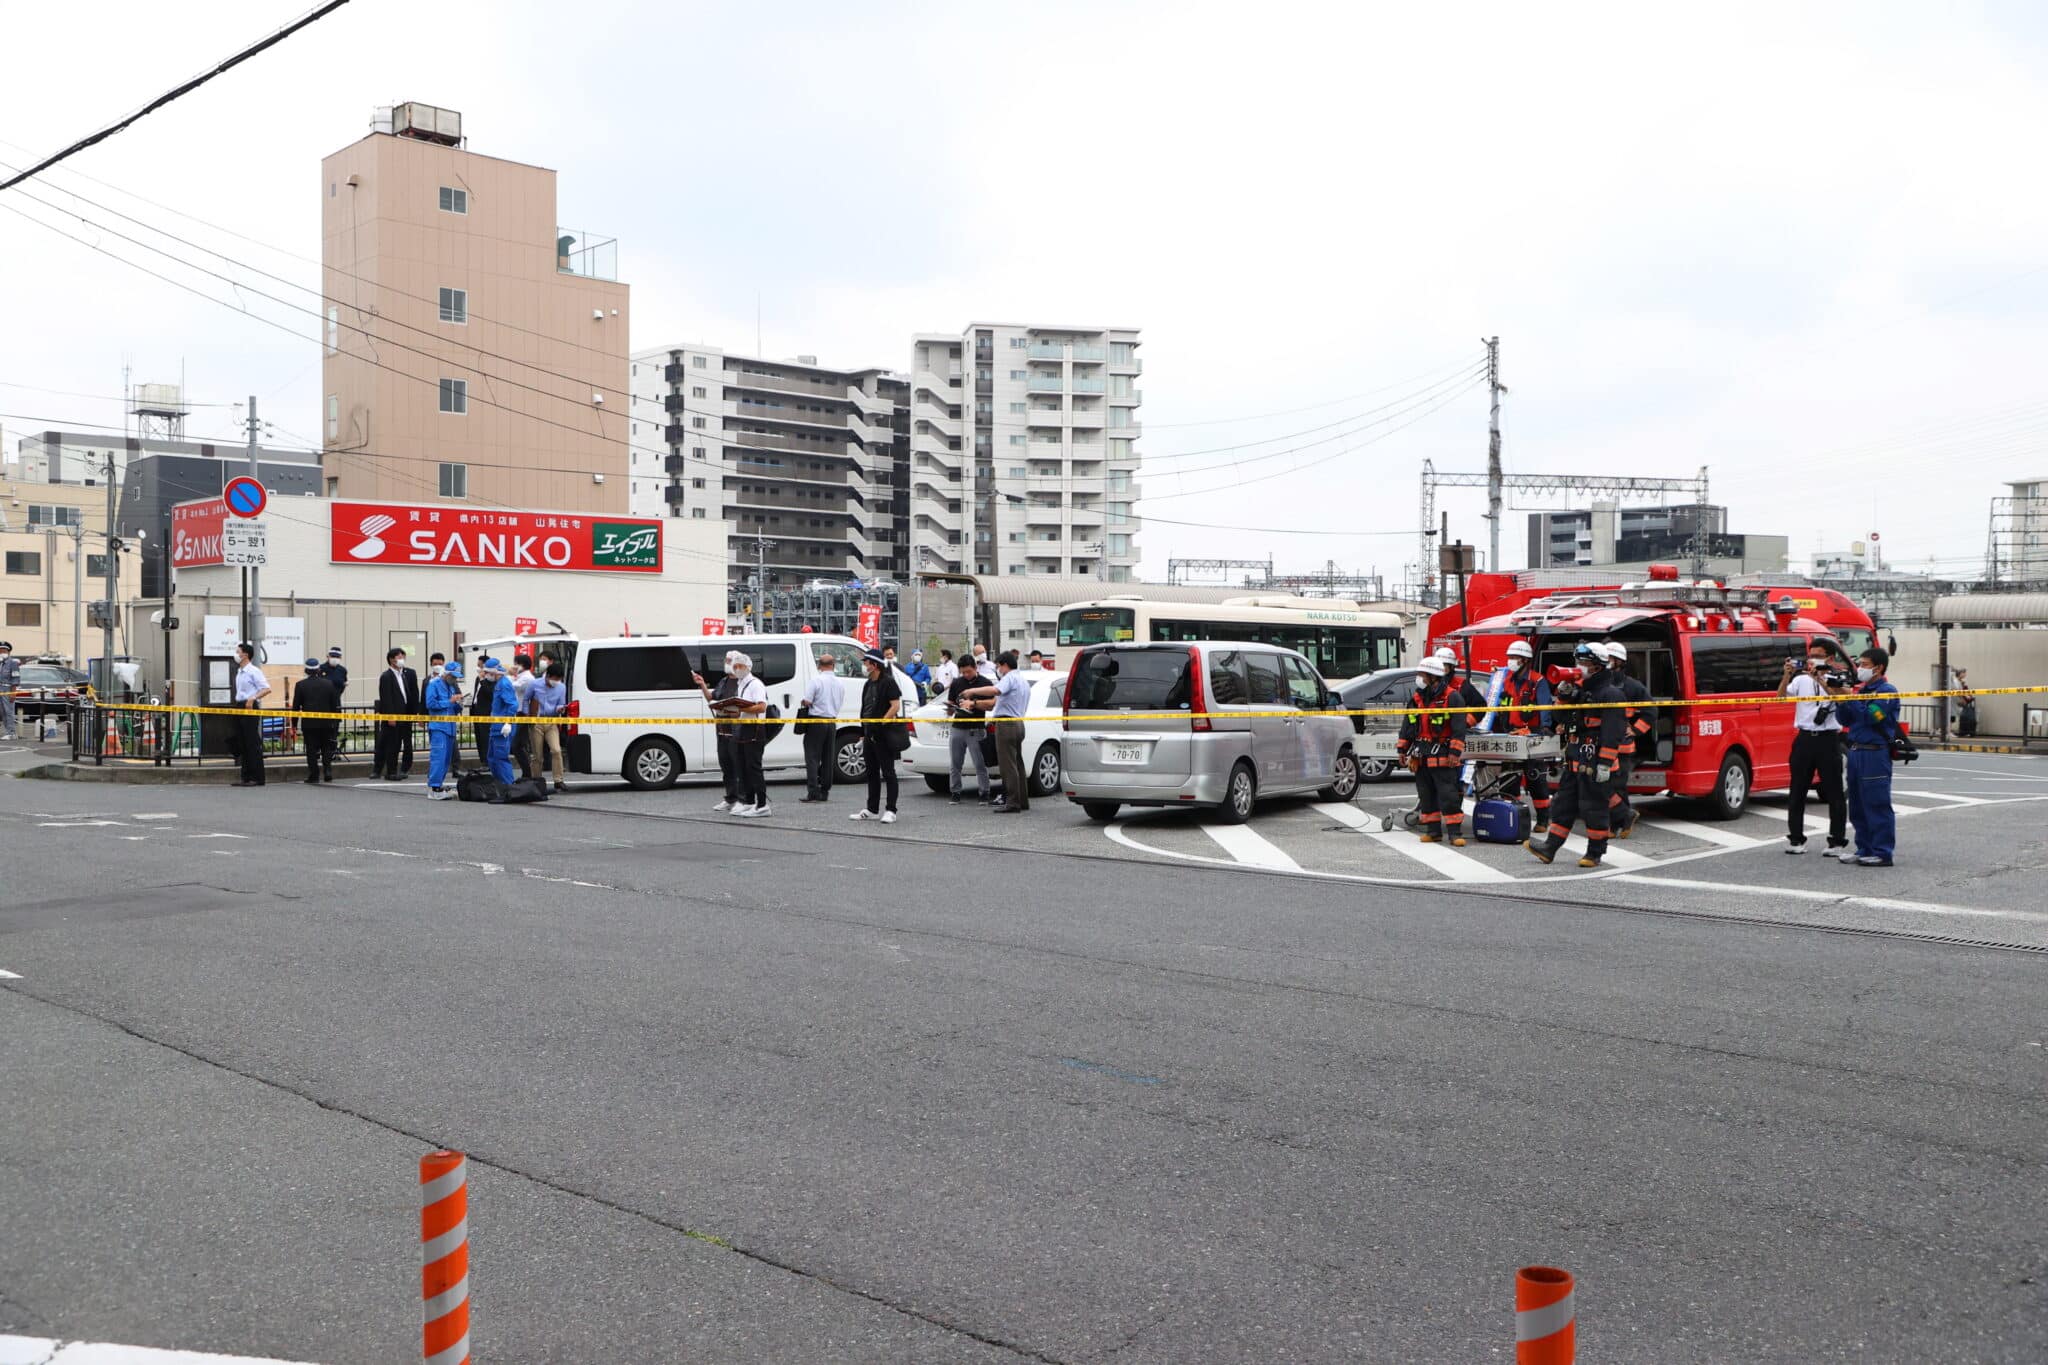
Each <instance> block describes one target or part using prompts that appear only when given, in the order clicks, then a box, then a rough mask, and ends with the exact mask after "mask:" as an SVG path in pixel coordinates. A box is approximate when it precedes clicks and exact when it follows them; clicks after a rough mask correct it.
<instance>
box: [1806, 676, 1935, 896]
mask: <svg viewBox="0 0 2048 1365" xmlns="http://www.w3.org/2000/svg"><path fill="white" fill-rule="evenodd" d="M1891 661H1892V658H1891V655H1890V654H1889V653H1888V652H1887V651H1885V650H1883V649H1881V648H1879V647H1877V646H1875V645H1873V646H1871V647H1870V648H1869V649H1866V650H1864V651H1863V653H1862V654H1861V655H1859V656H1857V659H1856V686H1855V687H1854V688H1853V689H1851V688H1850V687H1849V686H1848V680H1847V679H1846V678H1843V677H1841V675H1840V674H1834V675H1831V676H1829V677H1827V678H1824V679H1822V685H1823V686H1824V687H1825V688H1826V689H1827V694H1828V695H1829V696H1830V697H1832V698H1834V699H1835V709H1836V712H1837V713H1838V714H1839V716H1840V717H1841V722H1842V729H1843V731H1844V732H1845V733H1846V734H1847V735H1848V740H1849V765H1848V766H1849V823H1850V824H1852V825H1854V826H1855V827H1856V865H1857V866H1858V867H1890V866H1891V865H1892V853H1893V851H1894V849H1895V847H1896V845H1897V842H1898V841H1897V832H1898V820H1897V818H1896V817H1895V816H1894V815H1893V813H1892V754H1893V751H1894V749H1895V748H1898V749H1901V750H1903V752H1904V757H1905V758H1906V759H1907V761H1909V762H1910V761H1911V760H1912V758H1913V748H1912V744H1911V742H1910V741H1909V740H1907V739H1906V736H1905V732H1904V731H1903V730H1901V729H1900V728H1899V703H1898V691H1899V689H1898V688H1896V687H1893V686H1892V685H1891V682H1890V680H1889V679H1887V678H1886V677H1885V675H1884V673H1885V668H1886V667H1887V666H1888V665H1889V664H1890V663H1891ZM1842 861H1843V862H1844V863H1847V862H1848V861H1849V859H1848V858H1846V857H1845V858H1843V859H1842Z"/></svg>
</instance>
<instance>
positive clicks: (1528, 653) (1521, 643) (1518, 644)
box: [1508, 640, 1536, 659]
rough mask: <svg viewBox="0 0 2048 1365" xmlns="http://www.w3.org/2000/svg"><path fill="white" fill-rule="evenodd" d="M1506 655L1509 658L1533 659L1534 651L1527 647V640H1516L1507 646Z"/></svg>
mask: <svg viewBox="0 0 2048 1365" xmlns="http://www.w3.org/2000/svg"><path fill="white" fill-rule="evenodd" d="M1508 657H1509V658H1510V659H1533V658H1535V657H1536V651H1535V650H1533V649H1531V648H1530V647H1529V642H1528V641H1527V640H1517V641H1515V642H1514V643H1513V644H1511V645H1509V646H1508Z"/></svg>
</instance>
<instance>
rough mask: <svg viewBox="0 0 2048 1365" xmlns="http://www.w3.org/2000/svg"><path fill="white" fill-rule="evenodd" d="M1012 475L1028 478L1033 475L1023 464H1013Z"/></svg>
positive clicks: (1016, 477) (1017, 477)
mask: <svg viewBox="0 0 2048 1365" xmlns="http://www.w3.org/2000/svg"><path fill="white" fill-rule="evenodd" d="M1010 477H1011V478H1013V479H1028V478H1030V477H1031V471H1030V470H1028V469H1026V468H1025V467H1024V466H1023V465H1021V464H1013V465H1011V466H1010Z"/></svg>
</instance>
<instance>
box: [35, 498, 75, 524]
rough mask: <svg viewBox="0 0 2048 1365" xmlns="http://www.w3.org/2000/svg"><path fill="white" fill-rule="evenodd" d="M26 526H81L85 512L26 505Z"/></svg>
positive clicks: (68, 508)
mask: <svg viewBox="0 0 2048 1365" xmlns="http://www.w3.org/2000/svg"><path fill="white" fill-rule="evenodd" d="M28 524H29V525H30V526H31V527H34V526H83V525H85V511H84V509H83V508H78V507H52V506H49V505H47V504H38V503H33V502H32V503H30V504H29V505H28Z"/></svg>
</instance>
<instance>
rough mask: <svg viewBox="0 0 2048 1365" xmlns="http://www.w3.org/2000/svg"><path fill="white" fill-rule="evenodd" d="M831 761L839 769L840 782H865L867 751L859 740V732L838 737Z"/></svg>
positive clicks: (866, 775) (866, 777) (866, 778)
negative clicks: (837, 745)
mask: <svg viewBox="0 0 2048 1365" xmlns="http://www.w3.org/2000/svg"><path fill="white" fill-rule="evenodd" d="M832 762H833V764H834V766H835V767H836V768H837V769H838V771H839V776H838V778H837V780H838V781H840V782H865V781H867V780H868V751H867V748H866V746H865V745H863V744H862V743H861V742H860V732H859V731H857V730H856V731H854V732H853V733H851V734H845V735H841V736H840V737H839V747H838V749H836V750H835V751H834V753H833V758H832Z"/></svg>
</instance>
